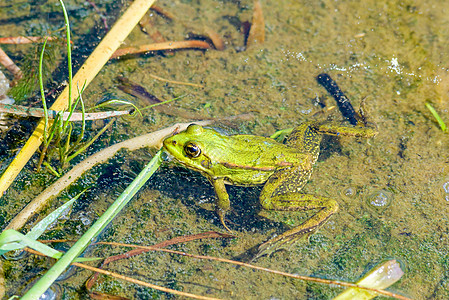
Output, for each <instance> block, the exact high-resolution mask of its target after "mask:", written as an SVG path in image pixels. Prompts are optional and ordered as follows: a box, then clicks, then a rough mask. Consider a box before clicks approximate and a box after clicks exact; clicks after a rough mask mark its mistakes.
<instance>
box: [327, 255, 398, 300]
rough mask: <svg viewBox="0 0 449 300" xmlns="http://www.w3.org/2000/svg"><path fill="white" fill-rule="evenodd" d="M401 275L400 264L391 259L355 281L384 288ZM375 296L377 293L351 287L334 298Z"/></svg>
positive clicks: (361, 299)
mask: <svg viewBox="0 0 449 300" xmlns="http://www.w3.org/2000/svg"><path fill="white" fill-rule="evenodd" d="M402 275H404V272H403V271H402V269H401V266H400V265H399V263H398V262H397V261H396V260H394V259H393V260H389V261H386V262H385V263H383V264H381V265H379V266H377V267H375V268H374V269H372V270H371V271H370V272H369V273H368V274H366V275H365V276H364V277H363V278H362V279H360V280H359V281H357V285H360V286H363V287H369V288H375V289H386V288H387V287H389V286H390V285H392V284H394V283H395V282H396V281H398V280H399V279H401V277H402ZM376 296H378V294H377V293H375V292H371V291H367V290H361V289H358V288H353V287H352V288H349V289H347V290H345V291H344V292H343V293H341V294H340V295H338V296H337V297H335V298H334V300H346V299H348V300H349V299H358V300H368V299H372V298H374V297H376ZM395 296H399V295H395ZM398 298H399V297H398ZM401 298H402V297H401Z"/></svg>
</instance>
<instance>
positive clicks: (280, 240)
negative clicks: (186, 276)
mask: <svg viewBox="0 0 449 300" xmlns="http://www.w3.org/2000/svg"><path fill="white" fill-rule="evenodd" d="M323 134H327V135H341V136H356V137H365V138H370V137H373V136H375V135H376V134H377V132H376V131H375V130H374V129H373V128H369V127H355V126H341V125H336V124H335V123H330V122H307V123H304V124H301V125H299V126H298V127H296V128H295V129H294V130H293V132H292V133H291V134H290V135H289V137H288V139H287V142H286V143H285V144H282V143H278V142H276V141H275V140H273V139H271V138H266V137H261V136H255V135H232V136H226V135H222V134H220V133H218V132H216V131H215V130H213V129H208V128H203V127H201V126H199V125H196V124H191V125H189V127H188V128H187V129H186V130H185V131H182V132H180V133H178V134H175V135H174V136H171V137H169V138H167V139H165V140H164V149H165V151H166V152H168V153H169V154H171V156H173V157H174V159H175V160H176V161H177V162H179V163H181V164H182V165H184V166H185V167H186V168H189V169H193V170H196V171H198V172H200V173H201V174H203V175H204V176H206V177H207V179H208V180H209V181H210V182H211V183H212V185H213V187H214V189H215V192H216V195H217V200H216V207H217V212H218V215H219V217H220V220H221V222H222V224H223V226H224V227H225V228H226V229H227V230H229V231H230V229H229V228H228V227H227V226H226V224H225V222H224V219H225V218H224V217H225V213H226V212H227V211H228V210H229V209H230V202H229V195H228V193H227V192H226V188H225V184H232V185H242V186H253V185H261V184H265V185H264V187H263V189H262V192H261V194H260V197H259V199H260V203H261V205H262V207H263V208H264V209H267V210H279V211H302V210H310V209H313V210H316V211H317V212H316V214H315V215H313V216H312V217H311V218H309V219H308V220H307V221H305V222H304V223H302V224H300V225H299V226H297V227H294V228H292V229H290V230H288V231H286V232H284V233H283V234H281V235H279V236H277V237H275V238H273V239H271V240H269V241H268V242H265V243H264V244H262V245H261V246H260V247H259V253H258V255H257V256H261V255H264V254H269V253H271V252H273V251H275V250H277V249H280V248H284V247H286V246H287V245H291V244H292V243H294V242H296V241H297V240H298V239H299V238H301V237H303V236H305V235H309V234H311V233H313V232H314V231H315V230H316V229H317V228H319V227H320V226H321V225H323V224H324V223H325V222H326V221H327V219H329V217H330V216H331V215H332V214H334V213H335V212H337V210H338V204H337V202H336V201H335V200H333V199H329V198H324V197H320V196H314V195H310V194H303V193H300V191H301V189H302V188H303V187H304V185H305V184H306V182H307V180H308V179H309V178H310V175H311V173H312V167H313V165H314V164H315V162H316V161H317V159H318V155H319V151H320V142H321V139H322V135H323Z"/></svg>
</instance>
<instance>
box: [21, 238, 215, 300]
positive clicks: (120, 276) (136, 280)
mask: <svg viewBox="0 0 449 300" xmlns="http://www.w3.org/2000/svg"><path fill="white" fill-rule="evenodd" d="M24 250H25V251H27V252H29V253H31V254H36V255H41V256H45V255H44V254H43V253H40V252H39V251H36V250H33V249H31V248H28V247H26V248H24ZM72 265H73V266H77V267H80V268H83V269H86V270H90V271H93V272H98V273H101V274H104V275H107V276H111V277H114V278H117V279H121V280H125V281H127V282H131V283H135V284H139V285H143V286H146V287H149V288H152V289H155V290H158V291H163V292H166V293H170V294H174V295H179V296H184V297H189V298H193V299H206V300H218V298H211V297H205V296H200V295H195V294H190V293H185V292H181V291H177V290H173V289H169V288H166V287H163V286H158V285H154V284H151V283H148V282H145V281H141V280H138V279H134V278H131V277H127V276H124V275H120V274H117V273H114V272H110V271H106V270H103V269H99V268H95V267H91V266H89V265H85V264H82V263H78V262H72Z"/></svg>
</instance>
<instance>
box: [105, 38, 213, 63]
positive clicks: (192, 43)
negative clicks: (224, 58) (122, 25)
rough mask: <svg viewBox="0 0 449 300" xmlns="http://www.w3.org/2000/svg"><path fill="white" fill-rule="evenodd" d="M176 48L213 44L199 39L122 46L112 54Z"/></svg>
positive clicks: (113, 55) (202, 46)
mask: <svg viewBox="0 0 449 300" xmlns="http://www.w3.org/2000/svg"><path fill="white" fill-rule="evenodd" d="M175 49H211V46H210V45H209V44H208V43H206V42H204V41H198V40H188V41H174V42H163V43H153V44H148V45H141V46H136V47H126V48H120V49H118V50H117V51H115V52H114V54H112V55H111V59H113V58H117V57H120V56H123V55H128V54H139V53H146V52H151V51H160V50H175Z"/></svg>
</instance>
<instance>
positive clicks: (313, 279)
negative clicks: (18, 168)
mask: <svg viewBox="0 0 449 300" xmlns="http://www.w3.org/2000/svg"><path fill="white" fill-rule="evenodd" d="M97 244H102V245H115V246H122V247H133V248H143V249H148V250H154V251H161V252H167V253H172V254H178V255H181V256H186V257H191V258H196V259H207V260H214V261H219V262H225V263H230V264H233V265H237V266H242V267H247V268H251V269H255V270H259V271H264V272H268V273H272V274H278V275H282V276H286V277H290V278H295V279H300V280H305V281H311V282H318V283H324V284H328V285H338V286H341V287H352V288H358V289H362V290H367V291H370V292H375V293H378V294H382V295H385V296H389V297H393V298H396V299H401V300H411V299H410V298H407V297H405V296H402V295H398V294H395V293H392V292H389V291H385V290H379V289H373V288H369V287H364V286H360V285H357V284H355V283H350V282H344V281H338V280H329V279H322V278H317V277H310V276H303V275H296V274H290V273H287V272H282V271H277V270H272V269H268V268H264V267H259V266H256V265H252V264H248V263H244V262H240V261H235V260H230V259H226V258H219V257H213V256H207V255H195V254H190V253H186V252H181V251H175V250H169V249H163V248H158V247H154V246H139V245H130V244H123V243H114V242H98V243H97Z"/></svg>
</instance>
